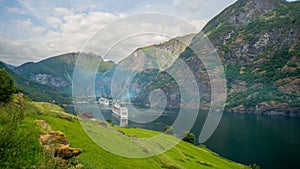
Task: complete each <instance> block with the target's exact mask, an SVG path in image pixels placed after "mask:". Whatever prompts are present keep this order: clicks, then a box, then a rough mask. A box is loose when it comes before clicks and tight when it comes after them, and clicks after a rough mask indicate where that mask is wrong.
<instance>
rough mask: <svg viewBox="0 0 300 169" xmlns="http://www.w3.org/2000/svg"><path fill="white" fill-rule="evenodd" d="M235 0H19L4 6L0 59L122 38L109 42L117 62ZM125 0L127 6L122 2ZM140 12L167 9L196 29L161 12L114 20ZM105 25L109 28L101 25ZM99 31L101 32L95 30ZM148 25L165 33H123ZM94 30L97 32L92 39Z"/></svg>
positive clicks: (100, 48) (13, 60)
mask: <svg viewBox="0 0 300 169" xmlns="http://www.w3.org/2000/svg"><path fill="white" fill-rule="evenodd" d="M225 1H226V2H225ZM233 1H235V0H224V1H222V2H219V1H216V0H213V2H207V1H203V0H192V1H189V2H186V1H182V0H179V1H178V0H175V1H174V3H170V2H165V1H132V0H129V1H126V2H122V1H120V2H119V1H113V2H112V1H110V0H104V1H85V2H82V1H79V0H73V1H60V0H53V1H34V0H26V1H25V0H17V2H18V3H17V4H18V5H16V6H9V7H6V8H5V9H6V10H5V11H3V12H6V13H5V16H8V19H6V18H5V19H6V20H5V21H4V22H3V23H1V24H0V29H1V30H0V31H1V32H0V60H2V61H5V62H8V63H10V64H15V65H19V64H21V63H24V62H27V61H39V60H42V59H45V58H47V57H49V56H54V55H58V54H62V53H66V52H74V51H80V50H82V49H84V50H87V51H92V52H95V53H98V54H101V55H103V54H104V51H105V50H107V49H108V48H110V47H112V46H114V45H116V44H114V43H115V42H116V41H117V40H121V41H120V42H118V44H117V46H114V47H113V49H114V51H112V53H111V55H110V56H109V57H113V59H115V60H116V61H118V60H120V59H121V58H122V57H126V56H127V55H129V54H130V52H132V51H134V50H135V49H136V48H138V47H142V46H147V45H150V44H154V43H159V42H161V41H164V40H167V39H169V38H172V37H176V36H182V35H184V34H189V33H196V32H197V31H199V30H200V29H201V28H202V27H203V26H204V25H205V24H206V23H207V21H208V20H209V18H210V17H212V16H214V15H215V12H216V11H215V10H214V9H215V8H218V10H220V9H221V8H224V7H225V6H226V5H225V4H226V3H227V4H228V3H230V2H233ZM128 4H130V5H129V6H126V5H128ZM220 4H221V5H220ZM213 5H216V6H217V7H214V6H213ZM222 5H223V6H222ZM125 6H126V7H125ZM144 11H146V12H151V11H156V12H162V13H170V14H172V15H175V16H176V15H177V16H180V17H184V18H187V19H188V21H189V23H190V24H192V25H194V26H195V27H196V28H198V30H197V29H193V30H192V29H185V27H184V26H180V23H177V22H176V21H170V20H169V19H168V18H165V20H163V18H159V17H153V18H151V17H148V18H146V19H145V18H140V19H139V18H137V19H136V20H134V21H133V20H130V19H128V20H126V19H124V20H123V21H124V22H122V23H120V24H116V25H114V24H113V23H114V21H117V20H118V19H121V18H126V17H127V16H130V15H131V14H136V13H141V12H144ZM211 11H214V14H213V15H211V16H210V17H207V16H206V15H208V14H207V13H212V12H211ZM202 13H205V14H202ZM20 14H23V15H20ZM0 17H1V16H0ZM145 20H146V21H145ZM181 24H182V23H181ZM186 24H187V23H186ZM107 25H110V26H112V27H110V29H109V30H105V26H107ZM103 29H104V30H103ZM99 30H102V31H100V33H99ZM151 30H155V31H156V32H163V34H164V35H159V34H144V35H140V34H137V35H135V36H132V37H130V36H128V37H123V35H126V33H128V34H130V33H131V34H134V33H136V32H142V31H145V32H151ZM97 32H98V33H97ZM92 35H96V37H93V38H91V37H92ZM100 35H101V36H100ZM122 38H124V39H122ZM89 39H91V40H90V41H89V43H88V46H86V47H85V48H83V47H84V45H85V44H86V42H87V40H89Z"/></svg>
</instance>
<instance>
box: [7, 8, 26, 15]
mask: <svg viewBox="0 0 300 169" xmlns="http://www.w3.org/2000/svg"><path fill="white" fill-rule="evenodd" d="M6 10H7V11H9V12H13V13H17V14H23V15H24V14H26V12H25V11H24V10H21V9H20V8H14V7H6Z"/></svg>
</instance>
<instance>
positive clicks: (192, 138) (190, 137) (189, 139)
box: [182, 131, 196, 144]
mask: <svg viewBox="0 0 300 169" xmlns="http://www.w3.org/2000/svg"><path fill="white" fill-rule="evenodd" d="M182 140H183V141H186V142H189V143H192V144H194V142H195V140H196V137H195V135H194V134H193V133H191V132H190V131H185V132H184V133H183V139H182Z"/></svg>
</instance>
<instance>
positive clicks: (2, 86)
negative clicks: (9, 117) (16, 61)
mask: <svg viewBox="0 0 300 169" xmlns="http://www.w3.org/2000/svg"><path fill="white" fill-rule="evenodd" d="M14 91H15V87H14V79H13V78H12V77H11V76H10V75H9V74H8V73H7V71H6V70H5V69H0V102H2V103H7V102H9V101H10V99H11V96H12V94H13V93H14Z"/></svg>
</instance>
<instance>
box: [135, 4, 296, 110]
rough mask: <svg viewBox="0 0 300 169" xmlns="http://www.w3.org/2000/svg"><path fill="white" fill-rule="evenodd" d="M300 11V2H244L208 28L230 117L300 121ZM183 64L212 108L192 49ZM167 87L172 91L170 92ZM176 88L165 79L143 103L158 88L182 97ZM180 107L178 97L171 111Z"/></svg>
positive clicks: (205, 79) (198, 37)
mask: <svg viewBox="0 0 300 169" xmlns="http://www.w3.org/2000/svg"><path fill="white" fill-rule="evenodd" d="M299 9H300V2H299V1H298V2H297V1H296V2H286V1H282V0H257V1H252V0H239V1H237V2H236V3H234V4H233V5H231V6H229V7H228V8H226V9H225V10H224V11H223V12H221V13H220V14H219V15H217V16H216V17H215V18H213V19H212V20H211V21H210V22H209V23H208V24H207V25H206V26H205V27H204V28H203V32H204V33H205V34H206V35H207V36H208V38H209V39H210V40H211V42H212V44H213V45H214V46H215V48H216V49H217V52H218V54H219V55H220V58H221V60H222V62H223V65H224V67H225V74H226V79H227V87H228V97H227V103H226V111H230V112H238V113H260V114H277V115H291V116H294V115H296V116H298V115H300V114H299V112H300V111H299V110H300V107H299V105H300V93H299V91H300V88H299V86H300V83H299V82H300V59H299V58H300V40H299V39H300V34H299V33H300V21H299V18H300V12H299ZM199 41H201V34H198V35H196V36H195V38H194V39H193V40H192V42H191V44H190V47H197V45H198V43H199ZM180 58H182V59H183V60H184V61H185V62H186V63H187V64H188V65H189V67H190V68H191V70H192V71H193V73H194V75H195V76H196V79H197V82H198V86H200V93H201V96H202V98H203V104H202V105H204V107H205V105H206V106H208V103H209V99H210V83H209V78H208V76H207V73H206V72H205V68H204V66H203V64H202V63H201V61H200V60H199V59H197V57H196V56H195V54H194V53H193V51H191V50H190V49H187V50H186V51H184V52H183V53H182V54H181V55H180ZM175 66H176V65H173V67H174V68H175ZM167 83H169V84H170V85H169V86H166V84H167ZM174 84H175V82H174V80H172V78H171V77H168V76H166V75H164V74H161V75H160V76H159V77H158V78H157V79H156V80H154V81H153V82H151V84H150V85H148V86H147V87H146V89H147V90H146V91H145V92H144V93H142V94H141V95H140V96H139V97H138V99H137V102H139V101H142V100H144V99H143V98H145V97H147V94H148V93H149V91H151V90H153V89H156V88H162V89H163V90H164V91H165V92H166V93H169V95H172V93H173V94H176V93H178V92H179V89H178V87H177V86H176V85H174ZM179 103H180V96H177V98H173V99H171V100H170V102H169V103H168V105H169V107H176V106H177V107H178V105H180V104H179ZM204 109H205V108H204Z"/></svg>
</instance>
